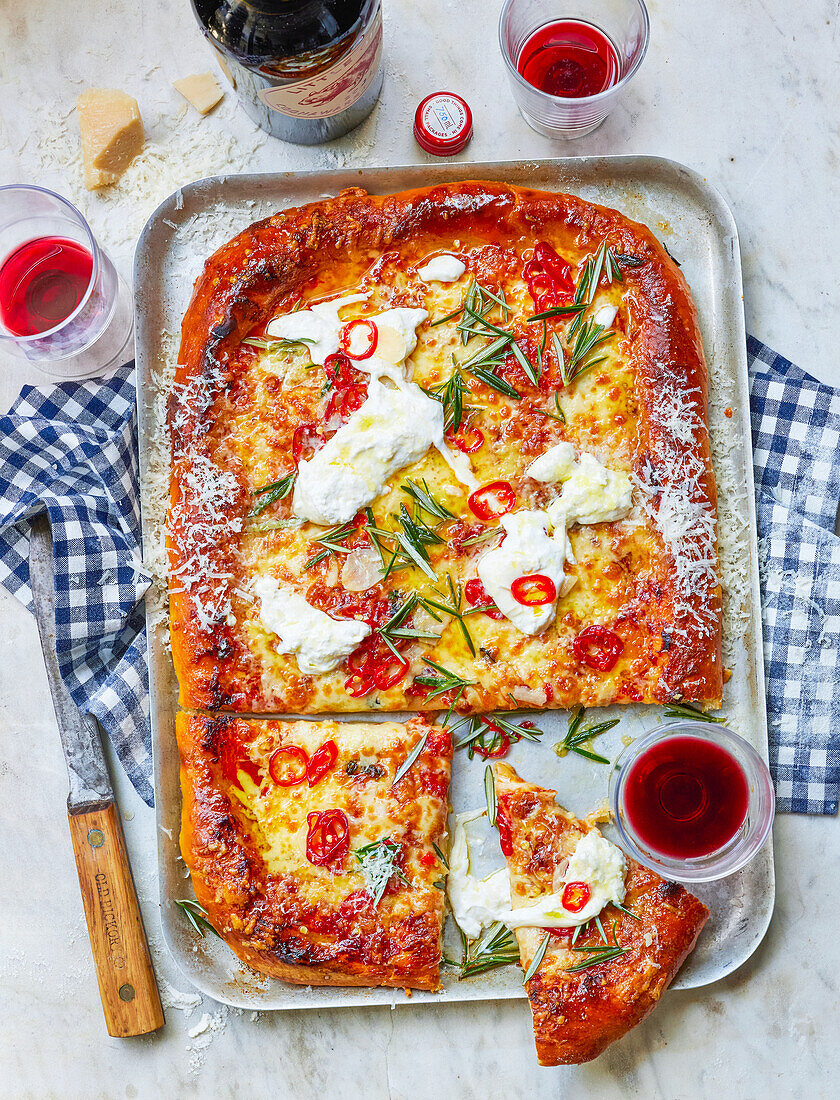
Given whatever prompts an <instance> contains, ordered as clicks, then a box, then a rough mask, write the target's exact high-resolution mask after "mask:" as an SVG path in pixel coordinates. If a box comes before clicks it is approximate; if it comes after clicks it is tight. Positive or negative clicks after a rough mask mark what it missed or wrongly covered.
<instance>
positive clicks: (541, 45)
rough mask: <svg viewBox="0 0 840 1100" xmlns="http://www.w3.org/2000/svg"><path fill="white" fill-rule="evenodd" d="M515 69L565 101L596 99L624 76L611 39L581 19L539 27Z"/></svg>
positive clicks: (536, 84)
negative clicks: (596, 96) (582, 98)
mask: <svg viewBox="0 0 840 1100" xmlns="http://www.w3.org/2000/svg"><path fill="white" fill-rule="evenodd" d="M516 67H517V69H518V70H519V73H520V75H521V76H522V77H524V79H525V80H527V81H528V83H529V84H533V86H534V87H535V88H539V90H540V91H541V92H547V93H548V94H549V95H556V96H561V97H562V98H564V99H580V98H581V97H583V96H590V95H597V94H598V93H599V92H603V91H605V90H606V89H607V88H610V87H612V85H613V84H615V83H616V81H617V80H618V78H619V76H620V74H621V64H620V62H619V59H618V51H617V50H616V48H615V46H614V45H613V44H612V42H610V40H609V38H607V36H606V35H605V34H604V32H603V31H602V30H599V29H598V27H595V26H593V25H592V24H591V23H585V22H583V21H582V20H578V19H558V20H556V21H555V22H553V23H546V24H545V26H543V27H539V28H538V29H537V30H536V31H534V33H533V34H532V35H531V37H530V38H529V39H528V40H527V41H526V43H525V45H524V46H523V47H522V50H521V51H520V54H519V58H518V60H517V64H516Z"/></svg>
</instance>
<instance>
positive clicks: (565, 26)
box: [499, 0, 650, 138]
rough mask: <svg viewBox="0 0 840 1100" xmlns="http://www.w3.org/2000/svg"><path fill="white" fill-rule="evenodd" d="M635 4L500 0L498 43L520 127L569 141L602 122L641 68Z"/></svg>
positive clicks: (639, 12)
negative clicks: (518, 112)
mask: <svg viewBox="0 0 840 1100" xmlns="http://www.w3.org/2000/svg"><path fill="white" fill-rule="evenodd" d="M649 35H650V24H649V22H648V14H647V9H646V8H645V5H644V3H643V2H642V0H505V2H504V4H503V5H502V13H501V16H500V17H499V44H500V45H501V48H502V57H503V58H504V59H505V65H506V66H507V70H508V78H509V79H510V85H511V88H512V89H513V97H514V99H515V100H516V104H517V106H518V107H519V111H520V113H521V115H522V117H523V118H524V119H525V121H526V122H527V123H528V125H529V126H531V127H533V129H535V130H537V131H538V132H539V133H541V134H545V135H546V137H561V138H576V137H582V136H583V135H584V134H588V133H590V132H591V131H592V130H594V129H595V127H596V126H600V124H601V123H602V122H603V121H604V119H605V118H606V117H607V115H608V114H609V113H610V111H611V110H612V109H613V107H614V106H615V104H616V102H617V100H618V98H619V96H620V95H621V93H622V92H623V91H624V89H625V88H626V87H627V84H628V83H629V82H630V80H631V79H632V78H633V75H634V74H635V73H636V71H637V70H638V68H639V66H640V65H641V63H642V59H643V58H644V56H645V52H646V50H647V44H648V38H649Z"/></svg>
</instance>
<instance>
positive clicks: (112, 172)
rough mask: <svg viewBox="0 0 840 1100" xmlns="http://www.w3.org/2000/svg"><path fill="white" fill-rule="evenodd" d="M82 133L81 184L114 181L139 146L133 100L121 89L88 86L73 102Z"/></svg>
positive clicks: (139, 131) (140, 136)
mask: <svg viewBox="0 0 840 1100" xmlns="http://www.w3.org/2000/svg"><path fill="white" fill-rule="evenodd" d="M76 113H77V114H78V116H79V130H80V132H81V135H82V158H83V160H84V167H85V187H86V188H87V189H88V191H94V190H95V189H96V188H97V187H107V186H109V185H110V184H112V183H116V182H117V180H118V179H119V178H120V176H121V175H122V174H123V172H124V171H125V170H126V168H128V166H129V164H131V162H132V161H133V160H134V158H135V157H136V156H137V154H138V153H139V152H140V150H141V149H142V148H143V141H144V135H143V120H142V119H141V118H140V108H139V107H138V106H137V100H136V99H134V97H133V96H130V95H127V94H126V93H125V92H119V91H113V90H110V89H107V88H88V89H87V90H86V91H84V92H82V94H81V95H80V96H79V98H78V101H77V103H76Z"/></svg>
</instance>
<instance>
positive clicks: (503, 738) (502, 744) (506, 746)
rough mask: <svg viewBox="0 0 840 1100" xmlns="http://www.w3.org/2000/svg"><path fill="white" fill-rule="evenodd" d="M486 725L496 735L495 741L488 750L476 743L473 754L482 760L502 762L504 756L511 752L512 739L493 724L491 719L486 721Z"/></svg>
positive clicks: (493, 740)
mask: <svg viewBox="0 0 840 1100" xmlns="http://www.w3.org/2000/svg"><path fill="white" fill-rule="evenodd" d="M484 724H485V726H487V728H488V730H489V731H490V732H491V733H492V734H493V735H494V736H493V739H492V741H491V742H490V744H489V746H488V747H487V748H485V747H484V746H483V745H480V744H478V742H475V743H474V744H473V752H474V753H475V754H476V756H480V757H481V759H482V760H500V759H501V758H502V757H503V756H507V754H508V752H510V738H509V737H508V735H507V734H506V733H505V731H504V730H503V729H501V728H500V727H499V726H497V725H496V724H495V722H491V721H490V719H489V718H485V719H484Z"/></svg>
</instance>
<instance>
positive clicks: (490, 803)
mask: <svg viewBox="0 0 840 1100" xmlns="http://www.w3.org/2000/svg"><path fill="white" fill-rule="evenodd" d="M484 797H485V799H486V800H487V820H488V821H489V822H490V824H491V825H495V824H496V818H497V817H498V815H499V801H498V799H497V798H496V782H495V780H494V779H493V765H492V764H488V765H487V767H486V768H485V769H484Z"/></svg>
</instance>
